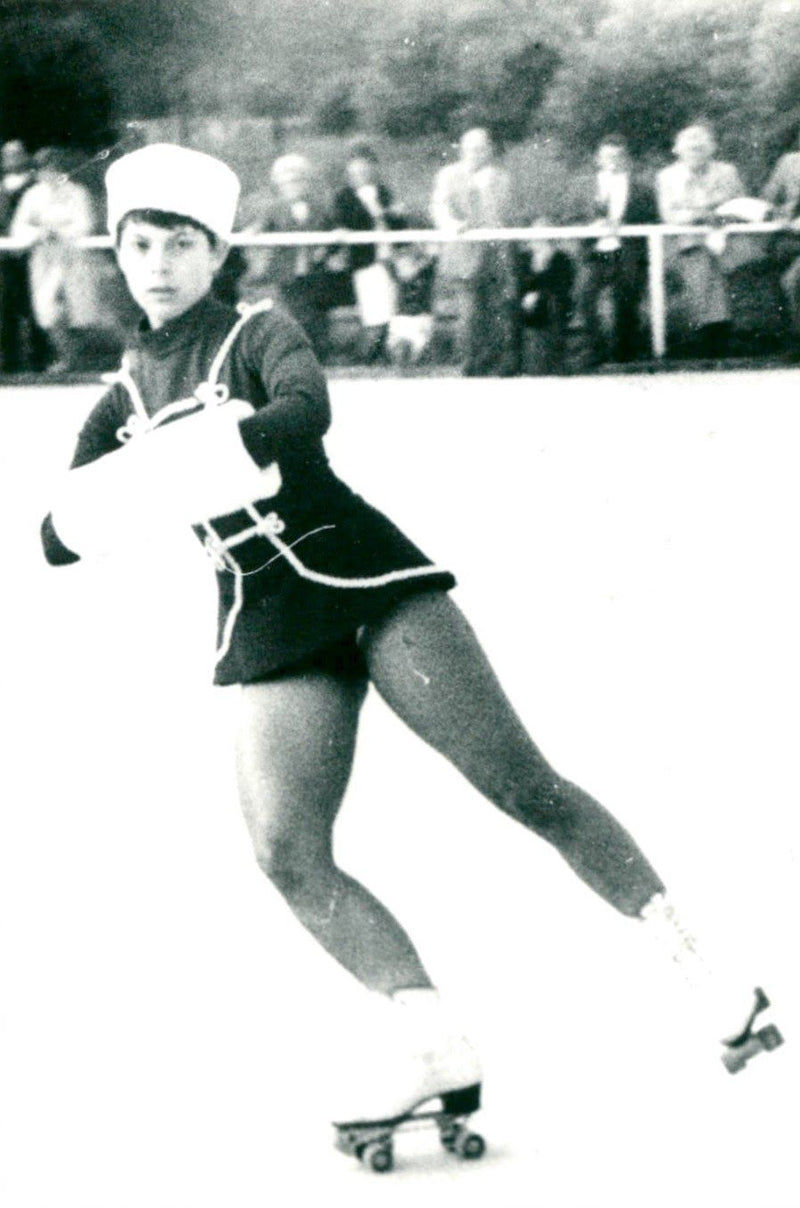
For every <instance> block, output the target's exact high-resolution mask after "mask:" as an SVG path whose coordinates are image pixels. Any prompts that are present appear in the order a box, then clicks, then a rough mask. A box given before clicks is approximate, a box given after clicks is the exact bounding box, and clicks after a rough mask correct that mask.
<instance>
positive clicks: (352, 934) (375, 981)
mask: <svg viewBox="0 0 800 1208" xmlns="http://www.w3.org/2000/svg"><path fill="white" fill-rule="evenodd" d="M363 698H364V686H363V685H362V684H359V683H353V682H351V681H348V680H343V679H342V680H340V679H337V678H336V677H335V676H332V675H327V674H324V673H322V672H307V673H304V674H302V675H296V676H290V677H289V676H287V677H285V678H282V679H278V680H273V681H268V682H265V683H260V684H252V685H246V686H245V687H244V688H243V689H242V703H241V715H240V723H239V730H238V741H237V770H238V777H239V789H240V797H241V802H242V809H243V811H244V816H245V820H246V822H247V825H248V828H249V830H250V835H251V838H252V840H253V847H254V849H255V854H256V859H257V861H258V863H259V866H260V867H261V868H262V869H263V871H264V872H265V873H266V875H267V876H268V877H269V878H270V880H271V881H272V882H273V884H274V885H275V886H276V888H277V889H278V890H279V891H280V893H281V894H282V895H283V897H284V898H285V899H286V901H287V903H288V905H289V906H290V908H291V909H292V911H293V912H294V914H295V915H296V917H297V918H298V919H299V921H300V922H301V923H302V924H303V926H305V927H306V928H307V929H308V930H309V931H310V932H311V934H312V935H313V936H314V937H315V938H316V939H317V940H318V941H319V943H320V944H322V946H323V947H324V948H325V949H326V950H327V951H328V952H329V953H330V954H331V955H332V956H333V957H335V959H336V960H338V961H339V962H340V963H341V964H342V965H344V967H345V968H346V969H348V970H349V971H350V972H351V973H352V974H353V975H354V976H355V977H357V978H358V979H359V981H361V982H363V984H364V985H365V986H367V987H368V988H369V989H371V990H376V991H379V992H381V993H383V994H392V993H394V991H396V990H399V989H405V988H408V987H429V986H430V985H431V982H430V979H429V977H428V975H427V973H426V972H425V969H424V968H423V966H422V963H421V961H420V958H419V956H418V955H417V953H416V951H415V950H414V947H413V945H412V943H411V941H410V939H409V938H408V936H407V935H406V933H405V932H404V931H403V929H402V928H401V926H400V924H399V923H398V922H397V921H396V920H395V919H394V917H393V916H392V915H391V914H390V913H389V911H388V910H387V909H386V908H385V907H384V906H382V905H381V903H380V902H378V901H377V900H376V899H375V898H374V897H373V896H372V894H371V893H369V891H368V890H367V889H365V888H364V886H363V885H361V884H359V883H358V882H357V881H355V880H354V879H353V878H352V877H350V876H348V875H347V873H345V872H343V871H342V870H341V869H340V868H338V867H337V865H336V864H335V863H334V861H333V854H332V830H333V824H334V822H335V819H336V815H337V813H338V810H339V806H340V804H341V801H342V796H343V794H344V791H345V788H346V787H347V782H348V780H349V777H350V769H351V767H352V761H353V751H354V747H355V738H356V729H357V725H358V715H359V710H360V707H361V703H362V701H363Z"/></svg>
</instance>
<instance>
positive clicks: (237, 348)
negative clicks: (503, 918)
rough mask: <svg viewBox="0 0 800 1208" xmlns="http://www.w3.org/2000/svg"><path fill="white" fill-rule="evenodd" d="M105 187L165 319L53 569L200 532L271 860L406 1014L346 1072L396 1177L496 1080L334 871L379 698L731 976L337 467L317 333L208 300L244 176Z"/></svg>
mask: <svg viewBox="0 0 800 1208" xmlns="http://www.w3.org/2000/svg"><path fill="white" fill-rule="evenodd" d="M107 190H108V213H109V227H110V230H111V233H112V235H113V237H114V240H115V243H116V249H117V257H118V260H119V265H120V268H121V270H122V273H123V275H124V277H125V280H126V282H127V285H128V288H129V289H130V292H131V294H132V296H133V298H134V300H135V301H136V302H137V303H138V305H139V306H140V307H141V309H142V311H143V312H144V319H143V321H142V323H141V326H140V329H139V331H138V334H137V336H136V338H135V340H134V341H133V342H132V344H131V347H130V349H129V351H128V352H127V353H126V355H125V358H124V360H123V367H122V369H121V370H120V372H119V374H118V375H117V376H116V380H115V381H114V382H113V384H112V385H111V386H110V389H109V390H108V392H107V393H106V394H105V395H104V396H103V397H102V398H101V400H100V402H99V403H98V404H97V405H96V406H95V407H94V409H93V410H92V412H91V414H90V415H89V417H88V418H87V420H86V422H85V424H84V426H83V429H82V431H81V433H80V436H79V438H78V442H77V448H76V451H75V455H74V458H73V462H72V469H71V470H70V472H69V473H68V474H67V475H66V476H65V482H64V485H63V487H62V488H61V489H60V490H59V491H57V492H56V498H55V503H54V507H53V510H52V513H51V515H50V516H48V518H47V519H46V520H45V522H44V525H43V541H44V547H45V552H46V556H47V558H48V560H49V561H50V562H52V563H53V564H65V563H71V562H74V561H76V560H77V559H78V558H79V557H82V556H91V555H95V554H98V553H104V552H107V551H109V550H111V549H113V548H114V547H115V546H118V545H124V543H125V541H126V540H129V539H131V538H132V537H134V538H137V539H141V538H142V535H143V534H145V533H146V532H147V528H148V525H157V526H165V525H173V526H174V525H178V524H192V525H193V526H194V529H195V532H196V533H197V535H198V537H199V538H200V539H201V541H203V542H204V544H205V547H206V550H207V551H208V553H209V555H210V556H211V558H212V560H213V562H214V565H215V569H216V575H217V582H218V587H219V621H218V632H217V653H216V672H215V682H216V683H217V684H228V685H230V684H238V685H240V686H241V687H240V698H241V709H240V718H239V727H238V748H237V760H238V777H239V787H240V795H241V803H242V808H243V810H244V815H245V818H246V821H247V825H248V827H249V830H250V834H251V836H252V840H253V846H254V849H255V855H256V859H257V861H258V863H259V865H260V867H261V868H262V869H263V871H264V872H265V874H266V875H267V876H268V877H269V878H270V880H271V881H272V882H273V884H274V885H275V886H276V887H277V888H278V889H279V891H280V892H281V894H282V895H283V896H284V897H285V899H286V901H287V903H288V904H289V906H290V907H291V909H292V911H293V912H294V914H295V915H296V917H297V918H298V920H299V921H300V922H301V923H302V924H303V926H304V927H306V928H307V929H308V930H309V931H310V932H311V933H312V935H313V936H314V937H315V938H316V939H317V940H318V941H319V943H320V944H321V945H322V946H323V947H324V948H325V949H326V950H327V951H328V952H329V953H330V954H331V955H332V956H333V957H334V958H335V959H336V960H338V961H339V962H340V963H341V964H342V965H343V966H344V967H345V968H346V969H348V970H349V971H350V972H351V973H352V974H353V976H354V977H355V978H357V979H358V981H359V982H361V983H362V984H363V986H364V987H366V989H367V990H369V991H372V992H373V995H372V996H371V999H370V1001H376V1000H377V998H378V997H380V999H381V1000H382V1001H383V1003H385V1008H384V1007H383V1006H382V1007H381V1012H382V1015H383V1019H384V1023H383V1024H382V1025H381V1026H382V1027H383V1028H384V1033H383V1041H382V1043H381V1044H380V1045H379V1046H378V1048H377V1052H378V1058H377V1059H374V1060H373V1059H372V1058H371V1059H370V1060H369V1061H367V1062H365V1063H364V1065H365V1068H364V1069H363V1070H362V1071H361V1072H360V1073H359V1072H358V1071H355V1070H354V1071H352V1072H351V1077H350V1079H349V1084H348V1086H346V1087H344V1086H343V1087H342V1102H341V1107H340V1109H338V1110H337V1112H336V1123H337V1125H338V1126H340V1138H343V1139H344V1143H345V1145H346V1146H347V1145H349V1146H350V1148H354V1149H355V1150H356V1151H357V1152H362V1151H363V1150H364V1145H363V1144H361V1143H359V1141H358V1138H359V1137H361V1138H362V1140H363V1138H364V1137H369V1136H377V1135H379V1136H381V1137H382V1138H383V1140H382V1141H381V1144H380V1146H379V1150H376V1149H375V1147H374V1146H373V1147H372V1149H371V1150H370V1151H369V1155H368V1156H369V1160H370V1161H372V1162H373V1164H374V1165H375V1166H376V1167H378V1168H385V1167H386V1166H387V1165H389V1164H390V1163H391V1152H390V1149H389V1147H388V1143H384V1142H385V1141H386V1137H388V1135H389V1134H390V1133H391V1129H392V1128H393V1127H394V1126H395V1125H396V1124H397V1122H398V1121H399V1120H402V1119H403V1118H404V1117H405V1116H407V1114H408V1113H411V1112H414V1111H418V1110H420V1109H421V1107H422V1105H423V1104H426V1105H427V1102H428V1101H429V1100H431V1101H433V1100H437V1101H439V1104H440V1106H443V1107H444V1108H445V1110H446V1111H448V1112H449V1113H450V1114H451V1115H462V1114H464V1115H465V1114H468V1113H469V1112H470V1111H472V1110H474V1109H475V1108H476V1107H477V1106H478V1104H479V1100H480V1084H481V1071H480V1066H479V1062H478V1058H477V1055H476V1053H475V1051H474V1049H473V1047H472V1045H470V1043H469V1042H468V1040H467V1039H466V1038H465V1037H464V1036H463V1035H462V1033H461V1030H460V1029H459V1028H458V1027H457V1026H455V1025H454V1024H453V1023H452V1022H451V1020H450V1018H449V1016H448V1013H447V1011H446V1010H445V1008H444V1006H443V1005H442V1003H441V1001H440V999H439V996H438V994H437V992H436V990H435V988H434V986H433V984H432V982H431V978H430V976H429V974H428V972H427V971H426V969H425V968H424V967H423V965H422V962H421V960H420V958H419V956H418V954H417V951H416V949H415V947H414V945H413V943H412V941H411V939H410V938H409V936H408V935H407V934H406V932H405V931H404V930H403V928H402V927H401V925H400V924H399V923H398V921H397V920H396V919H395V918H394V917H393V915H392V914H391V913H390V912H389V911H388V910H387V909H386V907H385V906H383V905H382V904H381V903H380V902H379V901H378V900H377V899H376V898H375V897H374V896H373V895H372V894H371V893H370V892H369V891H368V890H367V889H366V888H365V887H364V886H363V885H361V884H359V882H358V881H356V880H354V879H353V878H352V877H351V876H349V875H348V874H347V872H346V871H345V870H344V869H342V868H340V867H338V865H337V864H336V863H335V862H334V860H333V856H332V831H333V827H334V823H335V820H336V816H337V814H338V811H339V808H340V805H341V803H342V798H343V796H344V793H345V789H346V787H347V782H348V779H349V776H350V770H351V763H352V758H353V750H354V744H355V738H356V729H357V725H358V718H359V711H360V709H361V706H362V704H363V701H364V697H365V695H366V692H367V688H368V685H369V684H372V685H374V687H375V689H376V690H377V691H378V692H379V693H380V694H381V696H382V697H383V699H384V700H385V701H386V702H387V703H388V705H389V706H390V707H391V709H393V710H394V712H395V713H396V714H397V715H398V717H399V718H401V719H402V720H403V721H404V722H405V723H406V724H407V725H408V726H409V727H410V728H411V729H412V730H413V731H414V732H415V733H416V734H417V735H419V737H420V738H422V739H423V740H424V741H425V742H427V743H429V744H430V745H431V746H433V747H434V748H435V749H436V750H437V751H439V752H440V753H441V754H442V755H444V756H445V757H446V758H447V759H448V760H449V761H450V762H451V763H452V764H453V765H454V766H455V767H456V768H457V769H459V770H460V771H461V772H462V774H463V775H464V776H465V777H466V778H467V779H468V780H469V781H470V782H471V783H472V784H473V785H474V786H475V787H476V788H477V789H479V790H480V792H481V793H483V795H484V796H485V797H486V798H487V799H488V800H489V801H491V802H492V803H493V804H494V805H496V806H497V807H498V808H499V809H501V810H503V811H504V812H505V813H506V814H508V815H509V816H510V817H512V818H514V819H516V820H517V821H518V822H520V823H521V824H522V825H523V826H524V827H526V828H527V829H528V830H530V831H532V832H533V833H534V834H535V835H537V836H539V837H540V838H542V839H544V840H546V841H547V842H548V843H551V844H552V845H553V846H554V847H555V848H556V849H557V851H558V852H560V854H561V855H562V856H563V858H564V860H565V861H566V863H567V864H568V865H569V867H570V868H571V869H572V870H573V872H574V873H575V874H577V876H578V877H580V878H581V879H582V880H583V881H584V882H586V884H587V885H589V886H590V887H591V888H592V889H594V890H595V891H596V893H597V894H599V895H600V897H601V898H603V899H605V901H607V902H609V903H610V904H611V905H612V906H613V907H615V908H616V909H617V910H618V911H620V912H622V913H623V914H625V915H627V916H629V917H630V918H631V919H632V920H637V921H638V922H639V923H640V924H641V925H643V926H645V927H647V928H648V929H649V930H651V931H652V932H653V934H654V936H655V937H657V938H658V939H659V941H660V942H662V943H663V944H664V946H665V949H666V951H667V952H668V953H669V954H670V955H671V956H672V957H674V958H675V959H676V960H678V961H679V963H680V964H681V966H682V968H684V969H685V970H686V972H687V976H690V977H691V978H692V979H693V980H694V981H695V982H697V984H698V985H699V986H700V987H701V988H702V989H703V991H704V996H705V997H707V999H708V1001H709V1002H716V1001H717V1000H718V998H719V995H718V994H717V990H718V989H719V990H720V991H724V990H725V989H726V986H725V985H723V984H722V983H721V982H720V983H719V985H718V984H717V981H716V979H715V978H714V976H713V975H712V973H711V972H710V971H708V970H707V969H706V967H705V966H704V965H703V963H702V962H701V960H700V958H699V957H698V955H697V952H696V946H695V944H694V941H693V940H692V938H691V937H690V936H689V935H688V934H687V932H686V931H685V929H684V927H683V926H682V924H681V923H680V921H679V919H678V918H677V916H676V914H675V912H674V910H673V907H672V905H671V904H670V902H669V899H668V897H667V895H666V892H665V886H664V884H663V883H662V881H661V879H660V877H659V876H658V874H657V873H656V872H655V871H654V870H653V868H652V867H651V865H650V864H649V863H648V861H647V860H646V859H645V857H644V856H643V855H642V853H641V852H640V850H639V849H638V847H637V846H636V844H635V843H634V841H633V839H632V838H631V837H630V835H629V834H627V832H626V831H625V830H624V829H623V828H622V827H621V826H620V825H619V823H617V822H616V821H615V819H614V818H613V817H612V816H611V814H610V813H609V812H608V811H607V810H606V809H604V807H603V806H601V805H600V804H598V802H596V801H594V800H593V799H592V798H591V797H590V796H588V795H587V794H586V793H584V792H583V791H582V790H581V789H579V788H578V787H577V786H575V785H574V784H571V783H570V782H569V781H568V780H565V779H564V778H563V776H561V775H560V774H559V773H558V772H556V771H554V769H553V768H552V767H551V766H550V765H549V764H548V762H547V760H546V759H545V758H544V756H543V755H542V753H541V752H540V751H539V749H538V748H537V747H536V745H535V744H534V742H533V741H532V739H531V738H530V737H529V735H528V734H527V732H526V731H525V729H524V727H523V725H522V723H521V721H520V720H519V718H518V717H517V715H516V713H515V712H514V710H513V709H512V707H511V705H510V703H509V701H508V700H507V698H506V696H505V694H504V692H503V690H502V688H501V686H500V684H499V683H498V681H497V679H496V677H495V674H494V672H493V670H492V668H491V666H490V665H489V663H488V661H487V658H486V655H485V654H484V652H483V650H482V648H481V646H480V644H479V642H478V640H477V638H476V636H475V634H474V633H473V631H472V629H471V628H470V626H469V624H468V622H467V620H466V619H465V618H464V616H463V615H462V613H461V612H460V610H459V608H458V606H457V605H456V604H455V602H454V601H453V599H452V597H451V595H450V594H449V593H450V589H451V588H452V587H453V586H454V584H455V580H454V578H453V575H452V574H451V573H450V571H449V570H448V569H445V568H440V567H437V566H435V565H433V564H432V563H431V562H430V561H429V560H428V558H427V557H426V556H425V555H424V554H423V553H421V552H420V550H419V549H418V548H417V547H416V546H415V545H413V544H412V543H411V541H409V539H408V538H407V537H406V536H405V535H404V534H403V533H401V532H400V531H399V530H398V529H397V528H396V527H395V526H394V525H393V524H392V523H391V522H390V521H389V520H388V519H387V518H386V517H385V516H383V515H381V514H380V513H379V512H377V511H375V510H374V509H373V508H371V507H370V506H369V505H368V504H367V503H365V502H364V500H363V499H361V498H360V497H359V496H358V495H356V494H354V493H353V492H352V491H351V490H350V488H349V487H348V486H346V485H345V484H344V483H343V482H342V481H341V480H340V479H339V478H337V477H336V475H335V473H334V471H333V470H332V469H331V466H330V465H329V463H328V459H327V457H326V454H325V449H324V446H323V436H324V434H325V432H326V431H327V428H328V426H329V423H330V418H331V417H330V408H329V403H328V395H327V389H326V383H325V379H324V377H323V375H322V373H321V371H320V368H319V365H318V363H317V361H316V359H315V357H314V354H313V352H312V350H311V347H310V344H309V342H308V340H307V338H306V337H305V336H304V334H303V332H302V331H301V329H300V327H299V326H298V324H297V323H296V322H295V321H294V320H293V319H292V318H291V317H290V316H289V315H288V314H287V313H286V312H285V311H283V310H282V309H281V308H280V307H278V306H273V305H271V304H269V303H265V304H263V305H259V306H256V307H253V308H250V309H249V310H246V311H245V312H244V313H243V314H239V313H237V312H236V311H234V310H232V309H229V308H228V307H226V306H224V305H222V304H221V303H219V302H217V301H216V300H215V299H214V298H213V297H212V295H211V292H210V291H211V286H212V282H213V279H214V274H215V272H216V271H217V269H218V268H219V267H220V265H221V263H222V260H223V258H224V256H225V252H226V244H225V240H226V239H227V238H228V237H229V236H230V233H231V230H232V227H233V222H234V217H235V211H236V205H237V199H238V192H239V185H238V181H237V179H236V177H235V175H234V173H233V172H232V171H231V170H230V169H229V168H228V167H227V166H226V165H225V164H224V163H222V162H221V161H219V160H217V159H214V158H212V157H210V156H207V155H204V154H201V153H199V152H195V151H191V150H187V149H185V148H181V147H177V146H169V145H155V146H150V147H145V148H143V149H141V150H139V151H135V152H133V153H131V154H129V155H126V156H124V157H123V158H122V159H120V160H118V161H117V162H116V163H115V164H113V165H112V166H111V168H110V169H109V171H108V175H107ZM706 991H707V994H706V993H705V992H706ZM767 1005H768V1004H767V1002H766V997H765V995H764V994H763V993H762V992H761V991H760V990H750V989H749V988H748V989H747V990H746V992H743V993H742V994H741V995H737V996H736V997H735V998H730V1000H729V1001H727V1003H726V1007H725V1010H726V1011H727V1014H724V1015H720V1017H719V1018H718V1021H717V1022H718V1025H719V1031H718V1033H717V1034H718V1035H719V1037H720V1038H721V1039H722V1043H723V1053H724V1055H725V1059H726V1063H727V1064H728V1065H729V1068H738V1067H739V1066H740V1065H741V1064H743V1063H744V1062H745V1061H746V1060H747V1059H748V1058H749V1057H750V1056H751V1055H752V1054H754V1053H755V1052H756V1051H758V1050H760V1049H762V1048H764V1047H769V1046H772V1044H773V1043H779V1036H778V1034H777V1032H776V1031H775V1030H774V1029H771V1030H770V1029H764V1028H763V1027H762V1026H761V1025H762V1023H763V1016H762V1014H761V1013H762V1011H763V1010H764V1008H765V1007H766V1006H767ZM737 1013H738V1014H737ZM757 1017H759V1023H758V1027H759V1029H760V1034H761V1038H760V1039H759V1034H757V1032H756V1019H757ZM387 1122H388V1123H387ZM345 1126H350V1128H349V1131H348V1128H346V1127H345ZM376 1126H378V1129H377V1132H375V1128H376ZM359 1127H361V1132H359ZM381 1127H382V1128H383V1132H381ZM364 1129H367V1131H366V1132H365V1131H364ZM369 1129H372V1130H373V1131H372V1132H371V1133H370V1132H369ZM353 1130H355V1131H353ZM448 1136H449V1141H448ZM353 1137H355V1138H356V1141H355V1142H353ZM443 1137H444V1139H445V1141H446V1143H448V1144H450V1142H452V1144H450V1147H451V1148H452V1147H453V1146H454V1145H455V1144H456V1143H455V1142H453V1138H452V1134H446V1133H443ZM351 1142H352V1144H351ZM473 1148H474V1149H475V1150H477V1149H479V1148H480V1147H479V1146H477V1145H475V1146H473ZM469 1152H470V1151H469V1146H467V1148H466V1151H465V1153H466V1155H467V1156H468V1155H469ZM376 1155H377V1156H376ZM387 1155H388V1156H387Z"/></svg>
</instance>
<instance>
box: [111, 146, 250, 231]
mask: <svg viewBox="0 0 800 1208" xmlns="http://www.w3.org/2000/svg"><path fill="white" fill-rule="evenodd" d="M239 188H240V186H239V178H238V176H237V175H236V173H235V172H234V171H233V170H232V169H231V168H229V167H228V165H227V164H224V163H223V162H222V160H221V159H215V158H214V156H213V155H206V154H205V153H204V152H203V151H192V150H190V149H189V148H188V147H179V146H175V145H173V144H171V143H152V144H151V145H150V146H149V147H141V148H140V149H139V150H138V151H131V152H130V154H129V155H123V156H122V158H121V159H118V160H117V161H116V162H115V163H113V164H112V165H111V167H110V168H109V169H108V172H106V193H107V197H108V229H109V231H110V232H111V234H112V235H116V233H117V227H118V225H119V223H120V221H121V220H122V219H123V218H124V217H125V215H126V214H129V213H130V212H131V210H163V211H165V212H166V213H170V214H180V215H182V216H183V217H185V218H191V219H193V220H194V221H195V222H199V223H202V225H203V226H205V227H208V229H209V230H210V231H213V233H214V234H215V235H218V236H219V237H220V238H221V239H227V238H228V236H229V235H230V233H231V231H232V230H233V221H234V218H235V217H236V205H237V202H238V200H239Z"/></svg>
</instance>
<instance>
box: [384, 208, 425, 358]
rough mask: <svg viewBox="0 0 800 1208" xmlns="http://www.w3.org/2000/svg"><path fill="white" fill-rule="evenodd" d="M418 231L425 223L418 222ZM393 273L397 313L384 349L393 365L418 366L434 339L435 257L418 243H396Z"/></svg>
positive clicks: (390, 325) (392, 321)
mask: <svg viewBox="0 0 800 1208" xmlns="http://www.w3.org/2000/svg"><path fill="white" fill-rule="evenodd" d="M414 225H418V226H419V227H420V228H421V227H422V226H423V225H424V222H423V221H422V220H420V221H419V222H418V223H415V224H414ZM391 265H392V272H393V275H394V280H395V285H396V313H395V314H393V315H392V317H391V319H390V320H389V333H388V339H387V349H388V352H389V357H390V359H391V361H392V362H393V364H396V365H400V366H401V367H405V366H408V365H417V364H419V362H420V360H421V359H422V358H423V356H424V355H425V353H426V352H427V350H428V348H429V347H430V344H431V339H432V337H433V324H434V318H433V291H434V284H435V281H436V257H435V254H434V252H433V251H432V250H431V248H430V247H428V246H426V245H425V244H420V243H402V244H395V245H394V248H393V250H392V261H391Z"/></svg>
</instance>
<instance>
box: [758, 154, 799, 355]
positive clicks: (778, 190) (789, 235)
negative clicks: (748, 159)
mask: <svg viewBox="0 0 800 1208" xmlns="http://www.w3.org/2000/svg"><path fill="white" fill-rule="evenodd" d="M761 195H762V197H763V198H764V201H768V202H769V203H770V205H771V206H772V208H773V211H774V217H775V218H776V219H777V220H778V221H779V222H785V223H786V224H787V227H788V228H789V229H788V230H787V231H786V232H785V233H784V232H781V233H780V234H779V235H778V236H776V238H775V241H774V245H773V259H774V261H775V263H776V264H777V267H778V268H779V270H780V273H781V287H782V289H783V292H784V294H785V296H786V300H787V302H788V304H789V315H790V319H791V329H792V334H793V336H795V337H797V336H800V149H798V150H796V151H788V152H787V153H786V154H785V155H782V156H781V157H780V159H779V160H778V162H777V163H776V165H775V167H774V169H773V171H772V175H771V176H770V178H769V180H768V181H767V183H766V185H765V186H764V189H763V192H762V194H761Z"/></svg>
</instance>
